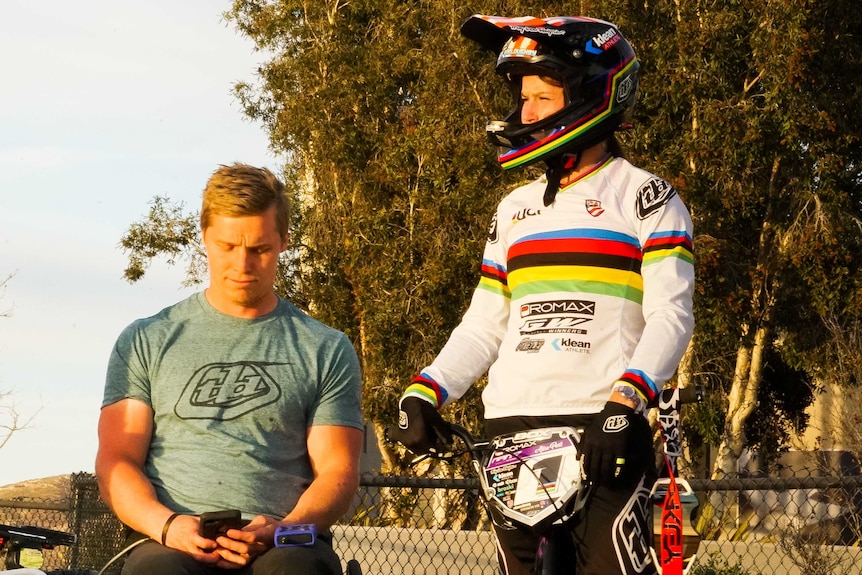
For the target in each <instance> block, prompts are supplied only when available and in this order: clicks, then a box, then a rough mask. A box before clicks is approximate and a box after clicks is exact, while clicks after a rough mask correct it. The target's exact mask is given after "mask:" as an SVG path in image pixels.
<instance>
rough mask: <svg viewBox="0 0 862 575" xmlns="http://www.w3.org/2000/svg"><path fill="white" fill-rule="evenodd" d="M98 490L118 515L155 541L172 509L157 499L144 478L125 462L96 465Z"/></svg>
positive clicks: (139, 471) (141, 473)
mask: <svg viewBox="0 0 862 575" xmlns="http://www.w3.org/2000/svg"><path fill="white" fill-rule="evenodd" d="M96 477H97V480H98V483H99V493H100V494H101V496H102V499H104V500H105V503H107V504H108V506H109V507H110V508H111V510H112V511H113V512H114V514H115V515H116V516H117V518H118V519H119V520H120V521H122V522H123V523H124V524H126V525H128V526H129V527H131V528H132V529H134V530H135V531H137V532H139V533H143V534H144V535H147V536H149V537H151V538H153V539H155V540H156V541H159V539H160V537H161V530H162V527H163V526H164V523H165V521H166V519H167V517H169V516H170V515H171V513H173V511H172V510H171V509H169V508H167V507H165V506H164V505H162V504H161V503H159V501H158V499H157V498H156V493H155V490H154V489H153V486H152V484H151V483H150V481H149V480H148V479H147V477H146V476H145V475H144V474H143V472H141V470H140V469H138V468H137V467H136V466H134V465H132V464H131V463H128V462H117V463H114V464H110V465H102V466H97V469H96Z"/></svg>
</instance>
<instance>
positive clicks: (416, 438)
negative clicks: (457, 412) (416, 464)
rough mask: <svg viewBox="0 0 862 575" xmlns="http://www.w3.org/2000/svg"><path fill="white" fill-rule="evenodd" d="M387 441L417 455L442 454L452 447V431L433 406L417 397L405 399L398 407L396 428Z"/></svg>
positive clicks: (392, 430)
mask: <svg viewBox="0 0 862 575" xmlns="http://www.w3.org/2000/svg"><path fill="white" fill-rule="evenodd" d="M389 439H391V440H393V441H397V442H399V443H402V444H404V445H405V446H406V447H407V448H408V449H409V450H410V451H412V452H413V453H417V454H425V453H430V452H432V451H434V452H443V451H444V450H445V449H444V447H445V446H450V445H452V430H451V428H450V427H449V424H448V423H446V422H445V421H443V418H442V417H440V413H438V412H437V410H436V409H435V408H434V406H433V405H431V404H430V403H428V402H427V401H425V400H422V399H419V398H418V397H405V398H404V399H402V400H401V403H400V404H399V406H398V428H392V429H391V430H390V431H389Z"/></svg>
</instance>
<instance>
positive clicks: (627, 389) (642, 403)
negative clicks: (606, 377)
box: [613, 382, 647, 413]
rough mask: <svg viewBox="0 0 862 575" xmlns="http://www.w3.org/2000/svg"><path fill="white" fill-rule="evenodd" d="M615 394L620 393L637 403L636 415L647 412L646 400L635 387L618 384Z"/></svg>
mask: <svg viewBox="0 0 862 575" xmlns="http://www.w3.org/2000/svg"><path fill="white" fill-rule="evenodd" d="M613 390H614V391H615V392H617V393H619V394H620V395H622V396H623V397H625V398H626V399H628V400H629V401H631V402H634V403H635V407H634V410H635V412H636V413H643V412H645V411H646V407H647V403H646V400H645V399H644V398H643V396H641V394H640V393H639V392H638V390H636V389H635V388H634V387H632V386H631V385H629V384H627V383H622V382H617V384H616V385H614V389H613Z"/></svg>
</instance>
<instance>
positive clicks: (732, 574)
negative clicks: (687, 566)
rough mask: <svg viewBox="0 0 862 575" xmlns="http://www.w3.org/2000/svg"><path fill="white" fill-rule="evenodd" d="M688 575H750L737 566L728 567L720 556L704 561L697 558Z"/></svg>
mask: <svg viewBox="0 0 862 575" xmlns="http://www.w3.org/2000/svg"><path fill="white" fill-rule="evenodd" d="M689 575H752V574H751V573H749V572H748V571H747V570H745V569H743V568H742V567H741V566H739V565H730V564H728V563H727V560H726V559H724V558H723V557H722V556H721V555H718V554H714V555H710V556H709V557H707V558H706V559H701V558H700V557H698V558H697V559H696V563H695V564H694V565H692V567H691V570H690V571H689Z"/></svg>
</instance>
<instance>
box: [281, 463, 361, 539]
mask: <svg viewBox="0 0 862 575" xmlns="http://www.w3.org/2000/svg"><path fill="white" fill-rule="evenodd" d="M358 487H359V475H358V473H357V474H355V475H352V474H351V475H346V474H344V473H338V474H335V473H333V474H331V475H329V476H325V475H321V476H318V477H317V478H316V479H315V480H314V481H312V482H311V485H309V486H308V489H306V490H305V492H304V493H303V494H302V495H301V496H300V498H299V501H298V502H297V503H296V506H295V507H294V508H293V509H292V510H291V511H290V513H288V514H287V516H286V517H285V518H284V521H285V522H288V523H314V524H316V525H317V526H318V527H320V528H322V529H325V528H327V527H330V526H331V525H333V524H334V523H336V522H337V521H338V520H339V519H341V518H342V517H343V516H344V514H345V513H347V510H348V509H349V508H350V503H351V501H353V497H354V495H356V490H357V488H358Z"/></svg>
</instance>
